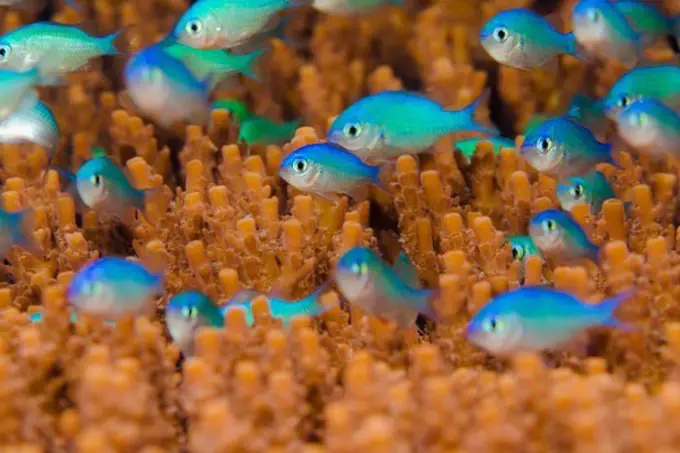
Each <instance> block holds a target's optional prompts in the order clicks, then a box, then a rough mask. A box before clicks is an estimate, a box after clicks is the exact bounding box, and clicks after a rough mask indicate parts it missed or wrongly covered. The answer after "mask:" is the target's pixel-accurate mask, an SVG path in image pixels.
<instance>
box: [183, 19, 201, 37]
mask: <svg viewBox="0 0 680 453" xmlns="http://www.w3.org/2000/svg"><path fill="white" fill-rule="evenodd" d="M185 29H186V31H187V33H189V34H190V35H194V36H196V35H197V34H199V33H200V32H202V31H203V22H201V21H200V20H195V19H194V20H190V21H189V22H187V25H186V27H185Z"/></svg>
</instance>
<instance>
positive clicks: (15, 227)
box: [0, 209, 43, 257]
mask: <svg viewBox="0 0 680 453" xmlns="http://www.w3.org/2000/svg"><path fill="white" fill-rule="evenodd" d="M34 219H35V217H34V212H33V210H32V209H24V210H22V211H18V212H7V211H5V210H3V209H0V256H2V257H5V256H6V255H7V253H8V252H9V251H10V249H11V248H12V246H18V247H20V248H22V249H24V250H26V251H27V252H29V253H31V254H33V255H35V256H38V257H42V256H43V252H42V251H41V249H40V247H39V246H38V244H37V242H36V240H35V239H34V237H33V230H34V228H35V224H34Z"/></svg>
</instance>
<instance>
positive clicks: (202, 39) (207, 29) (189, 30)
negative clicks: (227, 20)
mask: <svg viewBox="0 0 680 453" xmlns="http://www.w3.org/2000/svg"><path fill="white" fill-rule="evenodd" d="M220 31H221V27H220V24H219V21H218V20H217V18H216V17H215V15H214V14H213V13H212V12H211V11H210V5H209V4H206V2H196V3H194V5H193V6H192V7H191V8H189V9H188V10H187V11H186V12H185V13H184V15H182V17H181V18H180V19H179V21H178V22H177V24H176V25H175V28H174V30H173V36H174V38H175V39H176V40H177V42H179V43H181V44H185V45H187V46H190V47H193V48H195V49H213V48H215V46H216V45H217V42H218V39H219V34H220Z"/></svg>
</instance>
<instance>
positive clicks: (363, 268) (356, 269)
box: [352, 262, 368, 275]
mask: <svg viewBox="0 0 680 453" xmlns="http://www.w3.org/2000/svg"><path fill="white" fill-rule="evenodd" d="M352 272H353V273H355V274H359V275H365V274H366V273H367V272H368V264H366V263H359V262H356V263H352Z"/></svg>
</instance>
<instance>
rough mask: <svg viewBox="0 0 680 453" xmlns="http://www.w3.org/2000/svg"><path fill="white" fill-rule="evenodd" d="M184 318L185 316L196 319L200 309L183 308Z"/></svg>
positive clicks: (192, 307) (193, 307)
mask: <svg viewBox="0 0 680 453" xmlns="http://www.w3.org/2000/svg"><path fill="white" fill-rule="evenodd" d="M182 316H184V317H185V318H190V319H194V318H196V316H198V309H197V308H196V307H195V306H193V305H192V306H190V307H183V308H182Z"/></svg>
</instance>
